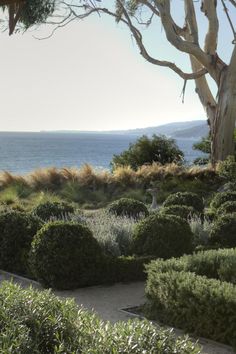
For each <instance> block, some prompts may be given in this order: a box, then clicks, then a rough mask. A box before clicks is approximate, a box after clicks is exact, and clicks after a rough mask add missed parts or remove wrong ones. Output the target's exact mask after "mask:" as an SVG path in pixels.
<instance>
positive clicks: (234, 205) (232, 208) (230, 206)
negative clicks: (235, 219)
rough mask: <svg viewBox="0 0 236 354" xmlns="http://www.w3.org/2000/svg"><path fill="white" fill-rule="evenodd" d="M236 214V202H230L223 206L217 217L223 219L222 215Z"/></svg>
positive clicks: (219, 209)
mask: <svg viewBox="0 0 236 354" xmlns="http://www.w3.org/2000/svg"><path fill="white" fill-rule="evenodd" d="M232 213H236V201H233V202H231V201H229V202H225V203H223V204H221V206H220V207H219V208H218V209H217V212H216V215H217V217H221V216H222V215H226V214H232Z"/></svg>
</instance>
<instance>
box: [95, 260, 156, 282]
mask: <svg viewBox="0 0 236 354" xmlns="http://www.w3.org/2000/svg"><path fill="white" fill-rule="evenodd" d="M153 259H154V257H152V256H146V257H145V256H144V257H134V256H129V257H124V256H121V257H117V258H115V257H106V261H105V262H104V264H103V267H104V271H101V272H100V274H101V277H100V280H99V284H103V283H118V282H129V281H139V280H145V279H146V278H147V274H146V271H145V266H146V265H147V264H148V263H150V262H151V261H152V260H153Z"/></svg>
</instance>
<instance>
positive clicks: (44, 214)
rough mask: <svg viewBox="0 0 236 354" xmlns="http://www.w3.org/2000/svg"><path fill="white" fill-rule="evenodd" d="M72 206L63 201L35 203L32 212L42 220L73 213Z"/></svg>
mask: <svg viewBox="0 0 236 354" xmlns="http://www.w3.org/2000/svg"><path fill="white" fill-rule="evenodd" d="M74 211H75V210H74V207H73V206H72V205H70V204H67V203H65V202H61V203H59V202H45V203H40V204H39V205H37V206H36V207H35V208H34V209H33V210H32V213H33V214H34V215H37V216H38V217H39V218H40V219H42V220H44V221H49V220H50V219H52V218H64V217H68V216H69V215H70V214H73V213H74Z"/></svg>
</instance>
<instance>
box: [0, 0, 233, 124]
mask: <svg viewBox="0 0 236 354" xmlns="http://www.w3.org/2000/svg"><path fill="white" fill-rule="evenodd" d="M180 3H181V6H182V4H183V2H180ZM176 5H177V1H176V3H175V5H174V7H175V6H176ZM174 10H176V11H175V14H176V16H177V20H178V21H180V22H183V21H182V20H183V15H182V14H181V13H180V12H179V8H178V7H176V9H174ZM181 16H182V17H181ZM222 17H223V16H222ZM201 21H203V22H202V27H203V28H205V27H204V26H206V22H204V21H205V20H204V19H201ZM153 27H154V28H153V30H152V31H150V33H149V32H148V31H144V38H145V41H146V43H147V48H148V49H149V50H150V52H151V53H152V54H153V55H158V57H159V58H162V59H168V60H172V61H174V62H176V63H177V64H179V65H182V68H183V69H184V70H188V58H187V57H186V56H185V55H182V54H178V53H177V52H176V51H175V50H173V48H171V46H169V45H167V44H166V40H165V36H164V33H163V30H162V28H161V25H160V23H154V26H153ZM222 27H223V35H222V38H225V36H226V32H225V31H226V30H227V23H226V22H223V26H222ZM49 33H50V28H49V26H47V27H40V28H39V29H37V30H30V31H28V32H26V33H24V34H22V33H21V34H15V35H13V36H11V37H9V36H8V35H7V33H1V35H0V46H1V48H2V50H1V56H0V78H1V80H0V92H1V96H0V102H1V103H0V131H40V130H112V129H115V130H117V129H130V128H141V127H148V126H157V125H161V124H166V123H170V122H176V121H187V120H195V119H205V113H204V110H203V108H202V106H201V104H200V103H199V101H198V97H197V95H196V93H195V91H194V83H193V82H189V83H188V84H187V90H186V94H185V101H184V104H183V103H182V98H181V97H180V96H181V91H182V88H183V80H181V79H180V78H179V77H178V76H177V75H176V74H175V73H172V72H171V71H169V70H168V69H165V68H160V67H157V66H153V65H151V64H149V63H147V62H145V60H144V59H143V58H142V57H141V56H140V55H139V52H138V49H137V47H136V45H135V43H134V42H133V40H132V38H131V36H130V34H129V32H128V30H127V29H126V28H125V27H124V26H123V25H117V24H116V23H114V20H111V19H103V18H99V17H98V16H94V17H91V18H88V19H86V20H84V21H83V22H74V23H72V24H70V25H68V26H67V27H64V28H63V29H60V30H58V31H57V32H56V33H55V34H54V35H53V36H52V37H51V38H49V39H46V40H38V39H35V36H36V37H38V38H43V37H44V36H45V35H47V34H49ZM220 46H221V47H222V48H223V52H224V56H226V60H227V58H228V56H229V53H230V52H231V50H232V48H231V47H232V45H231V44H230V40H229V41H227V45H226V41H225V40H221V44H220Z"/></svg>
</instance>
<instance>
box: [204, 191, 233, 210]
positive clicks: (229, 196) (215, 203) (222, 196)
mask: <svg viewBox="0 0 236 354" xmlns="http://www.w3.org/2000/svg"><path fill="white" fill-rule="evenodd" d="M235 201H236V192H221V193H217V194H216V195H215V196H214V198H213V199H212V201H211V204H210V206H211V208H213V209H218V208H219V207H220V206H221V205H222V204H224V203H225V202H235Z"/></svg>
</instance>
